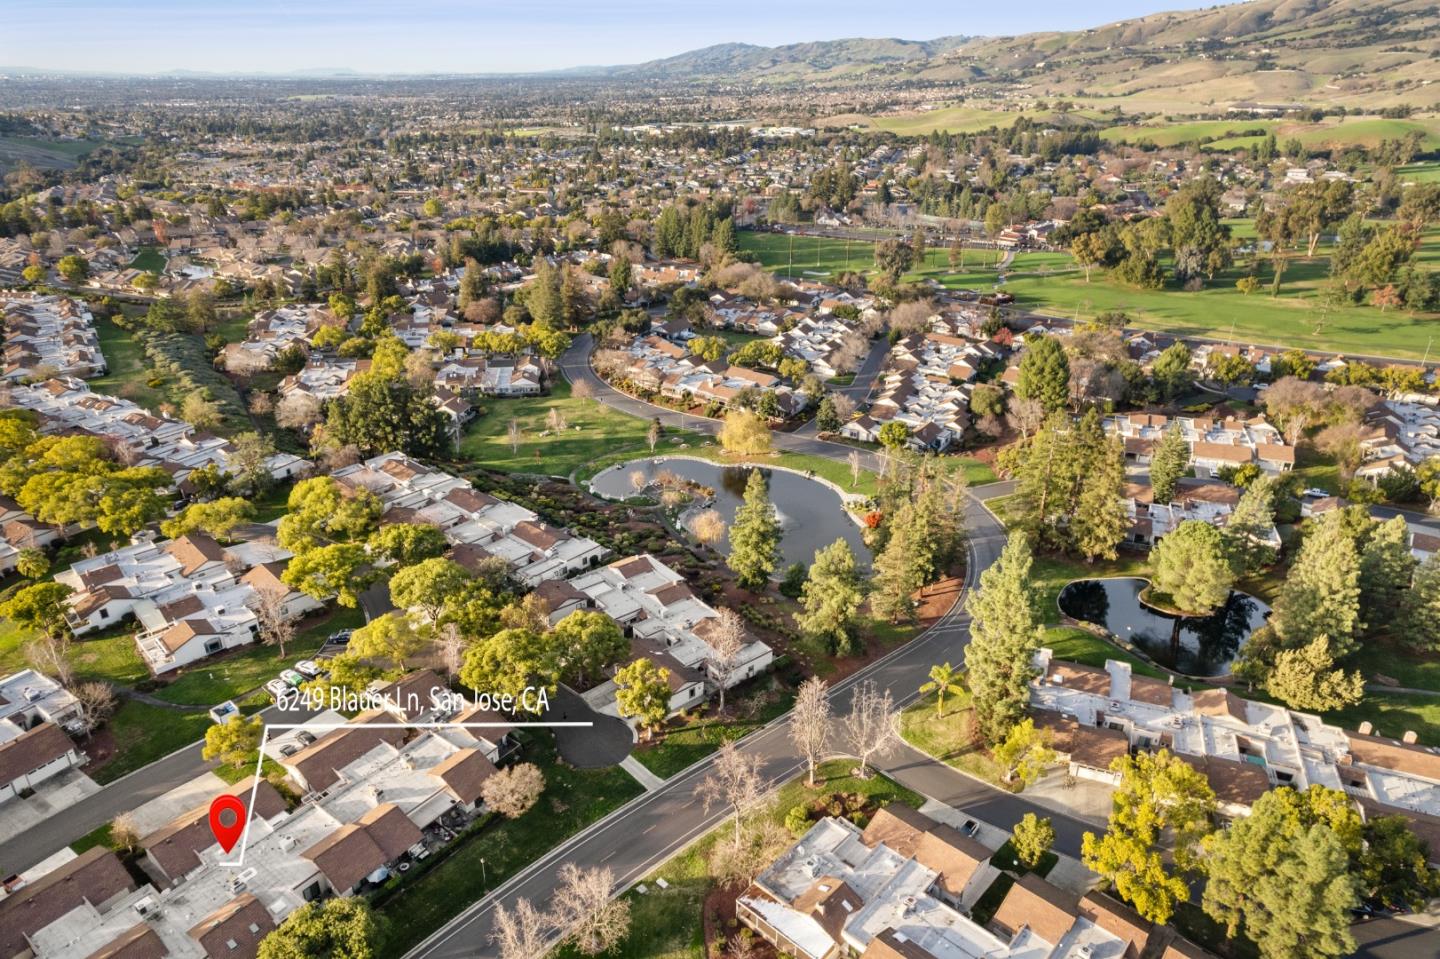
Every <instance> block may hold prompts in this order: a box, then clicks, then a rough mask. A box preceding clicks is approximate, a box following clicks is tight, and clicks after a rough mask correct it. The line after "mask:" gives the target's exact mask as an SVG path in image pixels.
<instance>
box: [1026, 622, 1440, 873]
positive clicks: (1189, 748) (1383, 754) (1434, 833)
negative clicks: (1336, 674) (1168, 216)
mask: <svg viewBox="0 0 1440 959" xmlns="http://www.w3.org/2000/svg"><path fill="white" fill-rule="evenodd" d="M1034 665H1035V668H1036V669H1037V671H1038V676H1037V678H1036V679H1035V680H1033V681H1032V683H1031V688H1030V706H1031V707H1032V715H1033V716H1034V717H1035V720H1036V725H1039V726H1043V727H1045V728H1048V729H1050V730H1052V731H1053V733H1054V743H1055V748H1056V750H1057V752H1059V753H1060V754H1061V756H1062V759H1063V760H1064V761H1065V762H1067V763H1068V765H1069V768H1070V772H1071V774H1072V775H1075V776H1080V777H1083V778H1087V779H1092V780H1096V781H1099V782H1104V783H1112V784H1113V783H1115V782H1118V774H1117V773H1115V772H1114V771H1113V770H1111V768H1110V764H1111V762H1113V761H1114V760H1115V759H1116V758H1117V757H1120V756H1124V755H1126V754H1127V753H1128V752H1130V751H1131V750H1136V749H1139V750H1152V751H1153V750H1158V749H1167V750H1169V751H1170V752H1172V753H1174V754H1176V755H1178V756H1180V757H1181V758H1182V759H1184V760H1185V761H1186V762H1188V763H1190V764H1191V765H1193V766H1195V768H1196V769H1198V770H1200V771H1201V772H1202V773H1204V774H1205V777H1206V779H1207V780H1208V781H1209V783H1210V786H1211V788H1212V789H1213V790H1214V791H1215V795H1216V799H1217V801H1218V804H1219V811H1220V812H1221V813H1222V814H1224V815H1226V816H1229V817H1234V816H1240V815H1245V814H1246V813H1247V812H1248V810H1249V808H1250V806H1251V805H1253V804H1254V802H1255V800H1257V799H1258V798H1260V796H1261V795H1263V794H1264V793H1265V792H1266V790H1269V789H1271V788H1275V787H1278V786H1291V787H1293V788H1295V789H1298V790H1303V789H1306V788H1308V787H1309V786H1312V785H1319V786H1324V787H1326V788H1329V789H1335V790H1339V791H1342V792H1344V793H1345V794H1346V795H1348V796H1349V797H1350V798H1351V799H1352V800H1354V802H1355V803H1356V805H1357V806H1358V808H1359V809H1360V811H1361V812H1362V814H1363V815H1364V816H1366V817H1367V818H1368V817H1373V816H1384V815H1398V816H1402V817H1404V818H1405V819H1406V820H1407V821H1408V822H1409V824H1410V826H1411V828H1412V829H1413V830H1414V831H1415V833H1416V835H1418V836H1420V837H1421V838H1422V839H1424V840H1426V841H1427V842H1428V843H1429V846H1430V849H1431V856H1432V858H1436V859H1437V861H1440V751H1437V750H1436V749H1434V748H1432V747H1427V746H1422V745H1420V744H1419V743H1418V742H1417V739H1416V736H1415V734H1414V733H1413V732H1406V733H1405V734H1404V736H1403V738H1402V739H1400V740H1394V739H1387V738H1385V737H1382V736H1378V735H1375V734H1374V731H1373V729H1372V728H1371V726H1370V724H1369V723H1368V722H1367V723H1362V724H1361V726H1360V729H1359V731H1357V732H1351V731H1349V730H1345V729H1341V728H1340V727H1338V726H1332V725H1329V724H1327V723H1325V722H1324V721H1323V720H1321V719H1320V717H1319V716H1315V715H1311V714H1309V713H1301V712H1296V711H1295V710H1291V709H1286V708H1285V707H1283V706H1279V705H1275V704H1271V703H1262V702H1257V701H1254V700H1248V699H1243V698H1241V697H1240V696H1237V695H1236V694H1235V693H1234V692H1232V691H1231V690H1229V689H1226V688H1210V689H1204V690H1200V691H1194V692H1188V691H1186V690H1184V689H1181V688H1178V687H1176V686H1173V685H1171V684H1170V683H1167V682H1165V681H1163V680H1158V679H1151V678H1149V677H1146V676H1139V675H1136V674H1135V673H1134V672H1133V670H1132V669H1131V667H1130V664H1129V663H1124V662H1120V661H1117V660H1107V661H1106V663H1105V666H1104V668H1103V669H1101V668H1098V667H1094V666H1084V665H1080V664H1077V663H1070V662H1063V661H1060V660H1057V659H1055V657H1054V654H1053V652H1052V651H1051V650H1049V649H1041V650H1039V651H1038V652H1037V653H1036V654H1035V663H1034Z"/></svg>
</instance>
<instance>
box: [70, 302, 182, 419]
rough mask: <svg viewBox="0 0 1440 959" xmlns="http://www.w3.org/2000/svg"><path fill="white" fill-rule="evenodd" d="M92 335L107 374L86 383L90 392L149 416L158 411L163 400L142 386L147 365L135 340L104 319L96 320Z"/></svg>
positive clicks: (158, 393)
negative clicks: (129, 403)
mask: <svg viewBox="0 0 1440 959" xmlns="http://www.w3.org/2000/svg"><path fill="white" fill-rule="evenodd" d="M95 333H96V335H97V336H99V338H100V352H102V353H104V354H105V362H106V364H107V365H108V366H109V367H110V371H109V372H108V373H106V374H105V375H104V376H97V377H95V378H93V379H91V380H89V381H88V382H89V384H90V388H91V389H92V390H94V391H95V392H97V393H111V394H114V395H116V396H123V397H124V398H126V399H128V400H132V401H133V402H136V403H139V404H140V405H141V406H143V407H145V408H146V409H147V410H150V411H151V412H154V411H156V410H158V409H159V408H160V404H162V403H164V402H166V397H165V395H164V393H163V392H162V391H161V390H159V389H156V388H155V387H153V386H150V385H148V384H147V383H146V372H145V371H146V370H147V368H148V367H149V361H148V360H146V359H145V352H144V350H142V349H141V348H140V344H139V343H138V342H136V340H135V337H133V336H132V335H131V334H130V333H128V332H126V331H125V330H122V329H120V327H118V326H116V325H115V324H114V323H113V322H112V321H111V320H109V319H108V318H104V317H96V319H95Z"/></svg>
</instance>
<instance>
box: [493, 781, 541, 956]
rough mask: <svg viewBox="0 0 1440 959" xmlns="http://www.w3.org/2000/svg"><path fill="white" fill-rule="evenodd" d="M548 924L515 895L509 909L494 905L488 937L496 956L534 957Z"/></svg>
mask: <svg viewBox="0 0 1440 959" xmlns="http://www.w3.org/2000/svg"><path fill="white" fill-rule="evenodd" d="M491 778H492V779H493V778H494V777H493V776H492V777H491ZM551 925H552V924H551V920H550V917H549V916H548V915H546V914H545V913H543V912H541V911H540V910H538V909H536V908H535V907H534V906H532V905H531V904H530V900H529V899H524V898H522V899H517V900H515V908H513V909H506V908H505V906H503V905H496V907H495V926H494V928H493V930H492V931H491V933H490V941H491V942H493V943H494V944H495V945H496V946H498V947H499V949H500V959H536V957H537V956H541V955H543V954H544V953H545V952H546V951H547V943H546V940H547V939H548V938H549V934H550V928H551Z"/></svg>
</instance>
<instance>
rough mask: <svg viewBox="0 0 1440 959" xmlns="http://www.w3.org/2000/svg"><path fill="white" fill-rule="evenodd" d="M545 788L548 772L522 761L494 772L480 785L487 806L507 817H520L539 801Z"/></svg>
mask: <svg viewBox="0 0 1440 959" xmlns="http://www.w3.org/2000/svg"><path fill="white" fill-rule="evenodd" d="M544 791H545V774H544V773H542V772H541V771H540V767H539V766H536V765H535V764H534V763H519V764H517V765H514V766H511V767H510V768H508V769H502V770H500V771H499V772H496V773H491V775H490V778H488V779H486V780H485V782H483V783H481V784H480V798H481V799H483V800H484V801H485V805H486V806H488V807H489V808H490V809H492V810H494V811H495V812H498V813H499V814H500V815H502V816H504V817H505V818H506V819H518V818H520V817H521V816H523V815H525V813H527V812H529V811H530V807H532V806H534V805H535V804H536V803H537V802H539V801H540V794H541V793H543V792H544Z"/></svg>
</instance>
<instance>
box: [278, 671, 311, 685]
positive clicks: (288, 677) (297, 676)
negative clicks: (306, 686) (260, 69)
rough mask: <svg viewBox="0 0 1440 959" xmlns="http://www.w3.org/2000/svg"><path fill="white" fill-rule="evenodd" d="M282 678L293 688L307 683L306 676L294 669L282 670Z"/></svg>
mask: <svg viewBox="0 0 1440 959" xmlns="http://www.w3.org/2000/svg"><path fill="white" fill-rule="evenodd" d="M280 678H281V679H283V680H285V682H287V683H289V684H290V685H291V686H299V685H300V684H301V683H303V682H305V676H304V675H303V674H301V673H297V672H295V670H293V669H286V670H282V671H281V673H280Z"/></svg>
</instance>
